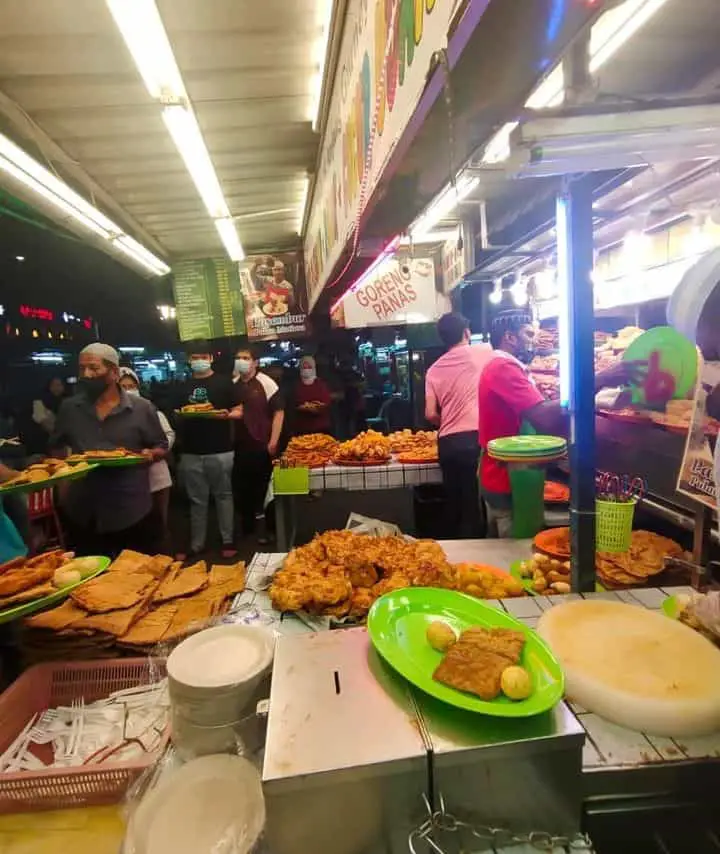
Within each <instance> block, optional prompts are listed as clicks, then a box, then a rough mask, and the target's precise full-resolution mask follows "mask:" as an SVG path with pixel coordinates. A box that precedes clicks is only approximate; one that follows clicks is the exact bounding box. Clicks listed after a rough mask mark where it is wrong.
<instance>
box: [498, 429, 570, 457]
mask: <svg viewBox="0 0 720 854" xmlns="http://www.w3.org/2000/svg"><path fill="white" fill-rule="evenodd" d="M566 452H567V442H566V441H565V439H563V438H562V437H561V436H536V435H531V436H524V435H523V436H505V437H503V438H502V439H492V440H491V441H490V442H488V446H487V454H488V456H489V457H492V459H494V460H498V461H500V462H503V463H526V464H527V463H543V462H552V460H556V459H558V458H559V457H562V456H564V455H565V453H566Z"/></svg>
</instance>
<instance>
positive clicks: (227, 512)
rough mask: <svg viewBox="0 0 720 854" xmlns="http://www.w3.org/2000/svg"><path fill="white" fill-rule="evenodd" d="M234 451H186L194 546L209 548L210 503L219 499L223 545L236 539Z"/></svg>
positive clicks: (183, 469)
mask: <svg viewBox="0 0 720 854" xmlns="http://www.w3.org/2000/svg"><path fill="white" fill-rule="evenodd" d="M234 456H235V454H234V452H233V451H227V453H223V454H183V455H182V457H181V458H180V466H179V472H180V477H181V478H182V482H183V483H184V484H185V489H186V491H187V494H188V498H189V499H190V550H191V551H193V552H200V551H202V550H203V549H204V548H205V539H206V536H207V521H208V504H209V503H210V495H211V494H212V497H213V499H214V500H215V512H216V513H217V520H218V527H219V528H220V536H221V537H222V541H223V545H224V546H229V545H232V542H233V522H234V518H233V517H234V508H233V494H232V470H233V458H234Z"/></svg>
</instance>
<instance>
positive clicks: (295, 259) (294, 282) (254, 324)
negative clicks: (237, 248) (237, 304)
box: [240, 253, 308, 341]
mask: <svg viewBox="0 0 720 854" xmlns="http://www.w3.org/2000/svg"><path fill="white" fill-rule="evenodd" d="M240 288H241V291H242V295H243V300H244V303H245V322H246V325H247V335H248V338H249V339H250V340H254V341H274V340H276V339H278V338H292V337H293V336H297V335H305V334H306V332H307V314H308V303H307V291H306V288H305V279H304V275H303V270H302V264H301V263H300V258H299V256H298V255H297V254H295V253H285V254H282V255H256V256H250V257H248V258H246V259H245V261H244V262H243V263H242V264H241V265H240Z"/></svg>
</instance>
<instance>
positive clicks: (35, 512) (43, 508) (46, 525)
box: [28, 486, 65, 549]
mask: <svg viewBox="0 0 720 854" xmlns="http://www.w3.org/2000/svg"><path fill="white" fill-rule="evenodd" d="M28 521H29V522H30V524H31V525H32V524H33V523H34V522H38V523H39V524H40V526H41V527H42V529H43V532H44V534H45V537H46V540H45V545H49V546H60V548H63V549H64V548H65V540H64V537H63V532H62V526H61V525H60V518H59V517H58V514H57V510H56V509H55V500H54V497H53V490H52V487H50V486H48V487H46V488H45V489H40V490H38V491H37V492H30V493H29V494H28Z"/></svg>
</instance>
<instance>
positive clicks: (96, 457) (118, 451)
mask: <svg viewBox="0 0 720 854" xmlns="http://www.w3.org/2000/svg"><path fill="white" fill-rule="evenodd" d="M139 456H140V454H138V452H137V451H129V450H128V449H127V448H95V449H93V450H91V451H83V452H82V453H80V454H70V456H69V457H67V458H66V460H65V462H66V463H69V464H70V465H72V467H73V471H77V470H78V465H79V464H80V463H92V462H102V460H123V459H127V458H128V457H133V458H134V457H139Z"/></svg>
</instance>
